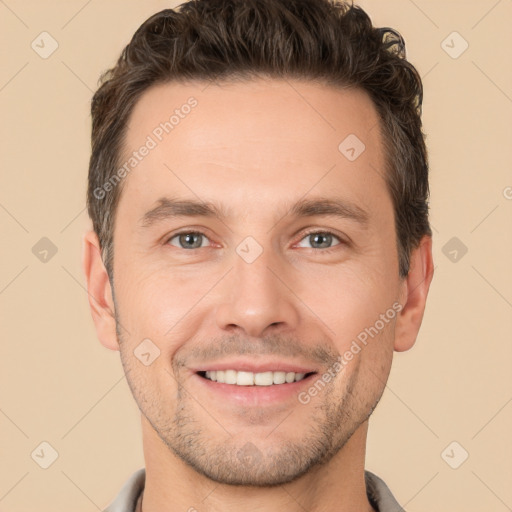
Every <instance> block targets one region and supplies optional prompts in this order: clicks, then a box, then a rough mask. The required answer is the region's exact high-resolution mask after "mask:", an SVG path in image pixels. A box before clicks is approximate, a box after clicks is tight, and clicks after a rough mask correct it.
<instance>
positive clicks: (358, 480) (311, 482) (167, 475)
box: [142, 416, 374, 512]
mask: <svg viewBox="0 0 512 512" xmlns="http://www.w3.org/2000/svg"><path fill="white" fill-rule="evenodd" d="M367 430H368V421H366V422H364V423H363V424H361V426H360V427H359V428H358V429H357V430H356V431H355V432H354V434H353V435H352V437H351V438H350V439H349V440H348V441H347V443H346V444H345V445H344V447H343V448H342V449H341V450H340V451H339V452H338V453H337V454H336V455H335V456H334V457H333V458H332V459H330V460H329V461H328V462H327V463H326V464H324V465H320V466H316V467H315V468H314V469H312V470H311V471H309V472H308V473H306V474H305V475H303V476H301V477H299V478H297V479H296V480H294V481H292V482H289V483H286V484H283V485H279V486H276V487H250V486H232V485H225V484H218V483H217V482H214V481H212V480H210V479H209V478H207V477H205V476H204V475H202V474H200V473H198V472H196V471H195V470H194V469H193V468H192V467H190V466H189V465H187V464H186V463H185V462H183V461H182V460H181V459H180V458H178V457H177V456H176V455H175V454H174V453H173V452H172V451H171V450H170V449H169V448H168V447H167V446H166V445H165V444H164V443H163V442H162V440H161V439H160V437H159V436H158V434H157V433H156V432H155V431H154V429H153V428H152V427H151V425H150V424H149V422H148V421H147V420H146V418H145V417H144V416H142V431H143V447H144V459H145V467H146V483H145V488H144V495H143V501H142V508H143V512H164V511H168V510H187V511H189V510H190V511H194V510H196V511H198V510H200V511H201V512H239V511H240V509H243V510H244V511H245V512H256V511H261V510H265V511H266V512H282V510H286V511H289V512H304V510H308V511H309V512H325V511H330V510H336V511H337V512H352V511H354V510H358V511H364V512H374V509H373V508H372V507H371V505H370V503H369V501H368V497H367V495H366V485H365V480H364V459H365V450H366V436H367Z"/></svg>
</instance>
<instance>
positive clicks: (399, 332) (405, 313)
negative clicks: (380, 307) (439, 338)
mask: <svg viewBox="0 0 512 512" xmlns="http://www.w3.org/2000/svg"><path fill="white" fill-rule="evenodd" d="M433 276H434V263H433V259H432V237H431V236H428V235H425V236H424V237H423V238H422V239H421V240H420V243H419V245H418V247H417V248H416V249H414V250H413V251H411V257H410V266H409V273H408V274H407V277H405V278H404V280H403V282H402V285H401V286H402V289H401V293H400V304H402V305H403V308H402V310H401V311H400V313H399V314H398V316H397V321H396V323H395V344H394V349H395V351H396V352H403V351H405V350H409V349H410V348H411V347H412V346H413V345H414V342H415V341H416V337H417V336H418V331H419V330H420V326H421V321H422V320H423V313H424V311H425V304H426V301H427V295H428V290H429V287H430V282H431V281H432V277H433Z"/></svg>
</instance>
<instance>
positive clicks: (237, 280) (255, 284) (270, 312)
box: [217, 237, 299, 337]
mask: <svg viewBox="0 0 512 512" xmlns="http://www.w3.org/2000/svg"><path fill="white" fill-rule="evenodd" d="M281 276H282V277H281ZM281 279H283V280H284V274H283V272H282V266H281V265H280V260H279V258H278V257H276V255H274V254H273V252H272V247H271V244H268V245H266V246H265V247H263V246H262V245H260V244H259V243H258V242H257V241H256V240H255V239H254V238H251V237H247V239H245V240H243V241H242V242H241V243H240V244H239V245H238V246H237V247H236V250H235V254H234V257H233V270H232V271H231V272H230V273H229V278H228V280H227V282H226V285H225V286H224V287H223V293H222V297H221V301H220V304H219V305H218V308H217V324H218V326H219V327H220V328H223V329H226V328H227V329H233V327H234V326H237V327H239V328H241V329H243V330H244V331H245V332H246V334H247V335H250V336H255V337H259V336H262V334H263V333H264V331H265V330H266V329H267V328H268V327H269V326H274V328H275V327H277V326H279V327H280V328H281V329H284V328H292V327H296V325H297V323H298V319H299V315H298V310H297V307H296V306H297V305H296V304H295V301H294V296H293V294H291V293H290V291H289V290H288V288H287V287H286V286H285V284H284V283H283V282H282V281H281Z"/></svg>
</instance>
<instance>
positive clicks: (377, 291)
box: [297, 265, 396, 351]
mask: <svg viewBox="0 0 512 512" xmlns="http://www.w3.org/2000/svg"><path fill="white" fill-rule="evenodd" d="M395 287H396V283H393V282H392V280H390V279H389V278H387V277H386V275H385V273H384V272H379V271H378V268H377V267H376V266H374V267H373V268H370V266H364V267H363V265H352V266H350V267H349V266H347V267H341V266H340V267H338V268H334V267H332V268H331V269H329V271H328V272H325V271H324V272H322V275H321V276H315V277H313V275H311V274H310V275H309V278H308V280H306V281H303V282H302V285H301V287H300V290H299V292H297V295H298V296H299V297H301V298H303V300H304V303H305V304H306V305H307V306H309V308H311V310H312V311H313V312H314V313H315V315H317V317H318V318H319V319H320V320H321V321H322V322H323V323H324V324H325V325H326V326H327V327H328V328H329V332H328V333H327V334H328V335H329V336H331V337H333V338H334V339H336V340H337V341H336V343H337V345H339V346H338V347H337V348H338V351H342V350H343V349H344V347H345V346H346V345H347V344H348V345H350V343H351V341H352V340H353V339H355V338H356V337H357V336H358V335H359V334H360V333H361V332H364V330H365V329H366V328H370V327H372V326H374V324H375V323H376V322H377V321H379V319H380V315H381V314H385V313H386V312H388V310H390V309H391V310H392V306H393V303H394V301H395V300H396V294H395V293H394V291H393V290H394V288H395ZM393 317H394V315H393V311H391V312H389V313H388V317H387V318H386V319H387V320H388V321H387V322H386V323H385V325H386V328H387V327H388V326H389V324H390V323H391V321H390V320H392V318H393ZM378 327H380V323H379V325H378ZM379 330H384V329H379ZM329 333H330V334H329Z"/></svg>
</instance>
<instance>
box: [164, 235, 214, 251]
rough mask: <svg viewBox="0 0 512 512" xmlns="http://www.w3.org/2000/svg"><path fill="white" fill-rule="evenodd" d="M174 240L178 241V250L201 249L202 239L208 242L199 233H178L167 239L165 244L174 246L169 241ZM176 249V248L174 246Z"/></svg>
mask: <svg viewBox="0 0 512 512" xmlns="http://www.w3.org/2000/svg"><path fill="white" fill-rule="evenodd" d="M175 238H177V239H178V243H179V244H180V245H179V246H177V247H179V248H180V249H200V248H201V247H203V245H202V241H203V240H204V239H206V240H208V238H207V237H206V236H205V235H204V233H201V232H199V231H185V232H183V233H178V234H176V235H174V236H173V237H172V238H169V240H168V241H167V243H169V244H171V245H173V246H175V245H174V244H172V243H171V240H174V239H175ZM175 247H176V246H175Z"/></svg>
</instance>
